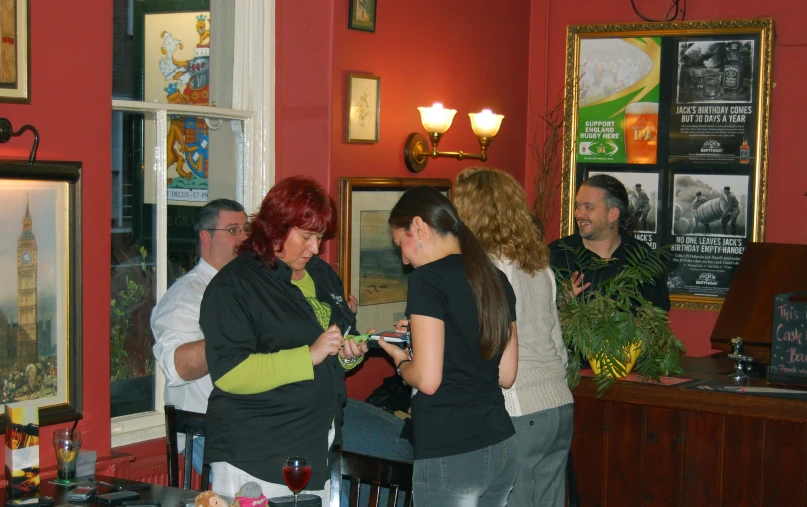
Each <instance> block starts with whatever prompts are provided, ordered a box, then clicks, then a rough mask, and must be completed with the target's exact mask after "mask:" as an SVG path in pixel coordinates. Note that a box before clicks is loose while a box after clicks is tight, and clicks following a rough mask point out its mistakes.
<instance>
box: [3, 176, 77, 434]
mask: <svg viewBox="0 0 807 507" xmlns="http://www.w3.org/2000/svg"><path fill="white" fill-rule="evenodd" d="M0 213H2V214H3V216H5V217H6V220H4V225H3V226H0V245H2V246H0V270H2V274H0V279H2V280H4V282H5V283H3V284H0V384H2V403H3V404H8V403H14V404H15V406H26V405H32V406H36V407H38V409H39V422H40V425H41V426H48V425H51V424H55V423H60V422H65V421H70V420H75V419H79V418H81V415H82V401H81V396H82V387H81V372H82V366H81V354H82V346H81V241H80V236H79V234H80V231H81V165H80V164H78V163H70V162H64V163H62V162H45V163H39V162H37V163H34V164H28V163H24V162H16V161H0ZM0 424H2V423H0Z"/></svg>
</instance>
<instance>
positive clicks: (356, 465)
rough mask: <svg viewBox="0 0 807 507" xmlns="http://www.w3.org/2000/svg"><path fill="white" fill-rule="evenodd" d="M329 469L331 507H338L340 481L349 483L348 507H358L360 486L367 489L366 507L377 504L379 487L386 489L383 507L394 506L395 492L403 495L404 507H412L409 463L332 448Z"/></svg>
mask: <svg viewBox="0 0 807 507" xmlns="http://www.w3.org/2000/svg"><path fill="white" fill-rule="evenodd" d="M331 465H332V468H331V504H330V505H331V507H337V506H339V499H340V497H341V489H342V479H343V478H344V479H349V480H350V495H349V504H348V505H349V506H350V507H358V505H359V490H360V485H361V484H365V485H368V486H369V487H370V506H371V507H378V506H380V505H381V488H382V487H385V488H389V496H388V498H387V503H386V505H387V506H388V507H397V506H398V505H399V502H398V493H399V492H401V491H403V492H405V493H406V496H405V500H404V507H411V505H412V493H411V492H412V464H411V463H404V462H400V461H391V460H385V459H383V458H378V457H374V456H365V455H363V454H356V453H352V452H348V451H343V450H341V448H339V447H338V446H334V449H333V456H332V463H331Z"/></svg>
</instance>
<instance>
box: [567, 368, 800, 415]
mask: <svg viewBox="0 0 807 507" xmlns="http://www.w3.org/2000/svg"><path fill="white" fill-rule="evenodd" d="M681 366H682V368H683V369H684V374H683V377H685V378H691V379H696V380H705V381H711V382H717V383H720V384H723V385H725V386H732V387H735V386H737V385H741V386H755V387H770V386H769V385H768V383H767V381H766V380H764V379H758V378H752V379H747V380H743V381H740V382H737V381H734V380H732V379H730V378H728V376H727V375H728V374H729V373H731V372H733V371H734V363H733V362H732V361H730V360H728V359H727V358H725V357H719V358H716V357H682V358H681ZM686 385H687V384H682V385H676V386H660V385H657V384H654V383H652V382H651V383H645V384H640V383H636V382H626V381H618V382H614V384H613V385H612V386H611V387H609V388H608V390H607V391H605V393H604V394H603V395H602V397H600V398H597V396H596V393H597V385H596V383H595V382H594V380H593V379H592V378H589V377H583V378H582V379H580V385H578V386H577V387H576V388H575V390H574V397H575V398H576V399H581V398H587V399H601V400H603V401H615V402H620V403H632V404H634V405H647V406H650V407H661V408H674V409H679V410H695V411H700V412H710V413H714V414H724V415H735V416H740V417H754V418H758V419H773V420H777V421H789V422H796V423H803V422H805V421H807V402H805V401H801V400H789V399H782V398H774V397H766V396H743V395H740V394H736V393H728V392H715V391H707V390H699V389H688V388H687V387H686ZM790 388H791V389H798V387H797V386H791V387H790Z"/></svg>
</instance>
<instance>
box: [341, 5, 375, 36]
mask: <svg viewBox="0 0 807 507" xmlns="http://www.w3.org/2000/svg"><path fill="white" fill-rule="evenodd" d="M349 1H350V20H349V22H348V25H347V26H348V28H350V29H351V30H361V31H363V32H375V9H376V4H377V0H349Z"/></svg>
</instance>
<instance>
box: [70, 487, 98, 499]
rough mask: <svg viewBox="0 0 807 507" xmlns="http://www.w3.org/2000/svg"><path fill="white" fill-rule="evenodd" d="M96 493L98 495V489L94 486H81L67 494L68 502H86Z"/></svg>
mask: <svg viewBox="0 0 807 507" xmlns="http://www.w3.org/2000/svg"><path fill="white" fill-rule="evenodd" d="M96 493H98V488H95V487H94V486H82V485H79V486H76V487H75V488H73V489H71V490H70V491H68V492H67V500H68V501H70V502H86V501H87V500H89V499H90V498H92V497H93V496H95V494H96Z"/></svg>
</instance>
